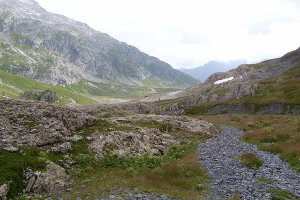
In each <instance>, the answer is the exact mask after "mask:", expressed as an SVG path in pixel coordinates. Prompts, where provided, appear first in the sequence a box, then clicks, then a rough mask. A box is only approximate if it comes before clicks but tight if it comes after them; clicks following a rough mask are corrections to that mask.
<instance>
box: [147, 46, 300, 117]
mask: <svg viewBox="0 0 300 200" xmlns="http://www.w3.org/2000/svg"><path fill="white" fill-rule="evenodd" d="M299 58H300V48H298V49H297V50H295V51H292V52H290V53H287V54H286V55H284V56H282V57H281V58H276V59H271V60H267V61H263V62H261V63H258V64H247V65H241V66H239V67H237V68H236V69H232V70H229V71H228V72H218V73H215V74H213V75H211V76H210V77H209V78H208V79H207V80H206V81H205V82H204V83H201V84H199V85H197V86H195V87H191V88H187V89H186V90H184V91H182V92H177V93H169V94H167V95H163V94H161V95H156V96H152V97H148V98H145V99H144V100H142V101H144V102H154V101H159V100H163V101H160V102H157V104H159V105H163V106H165V108H166V110H167V112H176V113H182V112H185V111H187V112H189V113H197V112H202V113H205V112H204V111H206V112H207V111H208V110H207V109H209V108H211V106H213V105H217V104H222V103H228V104H229V107H230V109H229V110H232V108H237V106H236V105H234V104H233V103H237V104H238V103H248V104H249V105H251V104H255V105H257V106H263V105H268V104H272V103H286V104H290V105H298V104H299V96H300V95H299V73H300V71H299V67H300V60H299ZM170 94H173V95H170ZM250 107H251V106H250ZM197 108H198V109H197ZM204 108H205V109H204ZM222 109H223V112H224V111H225V110H228V106H225V107H224V108H223V107H221V108H219V107H218V114H221V110H222ZM257 109H258V108H255V106H254V107H253V108H251V109H250V110H248V111H247V109H242V110H243V111H242V112H246V113H249V112H255V111H257ZM295 109H296V110H297V108H295ZM197 110H198V111H197ZM280 110H282V109H281V108H280ZM287 112H294V111H292V110H290V111H287ZM295 112H298V111H295Z"/></svg>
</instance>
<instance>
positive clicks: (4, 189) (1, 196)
mask: <svg viewBox="0 0 300 200" xmlns="http://www.w3.org/2000/svg"><path fill="white" fill-rule="evenodd" d="M8 191H9V187H8V185H7V184H3V185H0V200H6V199H7V198H6V195H7V193H8Z"/></svg>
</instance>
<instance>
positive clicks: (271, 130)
mask: <svg viewBox="0 0 300 200" xmlns="http://www.w3.org/2000/svg"><path fill="white" fill-rule="evenodd" d="M273 131H274V128H272V127H266V128H264V133H272V132H273Z"/></svg>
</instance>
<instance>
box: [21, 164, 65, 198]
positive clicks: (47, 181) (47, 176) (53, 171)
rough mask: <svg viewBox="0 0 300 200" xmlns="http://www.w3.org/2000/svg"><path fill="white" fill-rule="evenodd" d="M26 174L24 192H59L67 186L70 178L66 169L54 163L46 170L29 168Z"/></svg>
mask: <svg viewBox="0 0 300 200" xmlns="http://www.w3.org/2000/svg"><path fill="white" fill-rule="evenodd" d="M24 176H25V182H26V184H25V185H26V186H25V189H24V193H35V194H49V193H51V194H53V193H58V192H59V191H62V190H63V189H64V188H65V187H66V185H67V180H68V179H69V176H68V175H67V173H66V171H65V169H64V168H62V167H60V166H58V165H56V164H54V163H49V164H48V165H47V166H46V171H45V172H33V171H31V170H27V171H26V173H25V175H24Z"/></svg>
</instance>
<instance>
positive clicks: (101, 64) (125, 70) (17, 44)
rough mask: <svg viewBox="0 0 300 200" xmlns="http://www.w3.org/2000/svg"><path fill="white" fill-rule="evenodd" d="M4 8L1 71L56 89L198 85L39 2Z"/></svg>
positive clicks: (14, 2) (16, 0)
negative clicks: (79, 85)
mask: <svg viewBox="0 0 300 200" xmlns="http://www.w3.org/2000/svg"><path fill="white" fill-rule="evenodd" d="M0 8H1V9H0V46H1V51H0V70H3V71H6V72H9V73H13V74H17V75H20V76H23V77H27V78H30V79H34V80H38V81H40V82H43V83H47V84H52V85H70V84H76V83H79V82H80V81H82V82H89V83H101V84H102V83H110V82H113V83H119V84H127V85H138V86H144V85H147V84H146V83H149V82H152V83H153V82H154V83H159V84H161V85H163V87H169V88H170V87H171V88H172V87H187V86H191V85H194V84H196V83H197V81H196V80H195V79H193V78H192V77H190V76H188V75H186V74H184V73H182V72H179V71H177V70H175V69H173V68H172V67H171V66H170V65H169V64H167V63H165V62H163V61H160V60H159V59H157V58H155V57H152V56H149V55H147V54H145V53H143V52H141V51H139V50H138V49H137V48H135V47H133V46H130V45H127V44H126V43H124V42H119V41H118V40H115V39H113V38H112V37H110V36H109V35H107V34H104V33H101V32H98V31H95V30H93V29H92V28H90V27H89V26H87V25H86V24H83V23H80V22H77V21H74V20H71V19H69V18H66V17H64V16H61V15H57V14H53V13H49V12H47V11H46V10H44V9H43V8H41V7H40V6H39V5H38V4H37V3H36V2H35V1H34V0H23V1H20V0H1V1H0ZM82 82H81V83H82ZM90 85H91V84H90ZM94 85H95V84H94ZM88 93H90V92H88Z"/></svg>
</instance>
